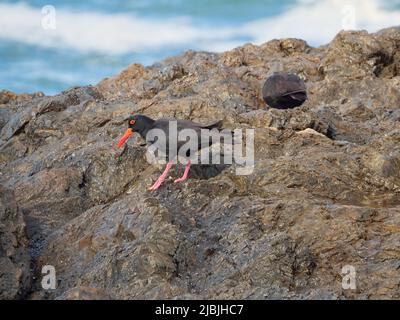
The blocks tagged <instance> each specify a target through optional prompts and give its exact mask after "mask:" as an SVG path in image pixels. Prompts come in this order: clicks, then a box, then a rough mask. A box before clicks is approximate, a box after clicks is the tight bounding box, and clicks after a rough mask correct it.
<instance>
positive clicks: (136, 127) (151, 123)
mask: <svg viewBox="0 0 400 320" xmlns="http://www.w3.org/2000/svg"><path fill="white" fill-rule="evenodd" d="M171 121H174V122H176V127H177V134H178V135H179V133H181V132H182V131H183V130H185V129H191V130H193V131H194V132H195V133H196V136H197V138H198V140H197V150H200V149H203V148H207V147H210V146H211V145H212V142H213V141H212V140H211V139H210V140H208V141H201V139H200V137H201V130H202V129H208V130H212V129H221V125H222V121H217V122H214V123H212V124H210V125H202V124H199V123H196V122H193V121H189V120H177V119H174V118H161V119H158V120H153V119H151V118H149V117H147V116H144V115H134V116H131V117H129V118H128V123H129V128H131V129H132V130H133V131H134V132H138V133H139V134H140V135H141V137H142V138H143V139H145V140H146V143H147V145H154V146H155V147H156V148H157V149H158V150H159V151H161V152H162V153H164V154H166V155H167V158H168V159H169V160H172V159H170V157H168V150H169V145H170V139H172V137H173V136H172V135H170V132H169V129H170V122H171ZM154 129H158V130H161V131H162V132H163V133H164V136H165V138H166V140H164V139H163V137H157V138H152V137H149V136H148V134H149V133H150V131H151V130H154ZM154 132H155V133H156V131H154ZM230 134H231V137H232V133H230ZM185 143H186V141H177V142H176V144H177V150H179V149H180V148H181V147H182V146H183V145H184V144H185ZM186 156H187V157H190V156H191V155H190V153H187V154H186Z"/></svg>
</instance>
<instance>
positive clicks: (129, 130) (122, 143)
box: [117, 128, 133, 148]
mask: <svg viewBox="0 0 400 320" xmlns="http://www.w3.org/2000/svg"><path fill="white" fill-rule="evenodd" d="M132 133H133V130H132V129H131V128H128V130H126V132H125V134H124V135H123V137H122V138H121V139H120V140H119V141H118V144H117V146H118V148H121V147H122V146H123V145H124V143H125V142H126V140H128V138H129V137H130V136H131V135H132Z"/></svg>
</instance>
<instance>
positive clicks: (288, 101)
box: [262, 72, 307, 109]
mask: <svg viewBox="0 0 400 320" xmlns="http://www.w3.org/2000/svg"><path fill="white" fill-rule="evenodd" d="M262 94H263V99H264V101H265V102H266V103H267V104H268V105H269V106H270V107H271V108H276V109H291V108H295V107H299V106H301V105H302V104H303V103H304V102H305V101H306V100H307V89H306V85H305V83H304V81H303V80H302V79H301V78H300V77H299V76H297V75H295V74H291V73H281V72H280V73H274V74H273V75H272V76H270V77H269V78H268V79H267V80H266V81H265V83H264V86H263V89H262Z"/></svg>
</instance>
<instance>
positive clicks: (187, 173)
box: [174, 161, 190, 183]
mask: <svg viewBox="0 0 400 320" xmlns="http://www.w3.org/2000/svg"><path fill="white" fill-rule="evenodd" d="M189 170H190V161H188V163H187V164H186V167H185V172H184V173H183V176H182V177H181V178H179V179H176V180H175V181H174V183H178V182H183V181H185V180H186V179H187V178H188V176H189Z"/></svg>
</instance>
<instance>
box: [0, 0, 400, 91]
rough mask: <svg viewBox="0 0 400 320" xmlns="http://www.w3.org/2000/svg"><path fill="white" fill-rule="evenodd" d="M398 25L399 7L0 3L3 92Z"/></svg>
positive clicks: (397, 1)
mask: <svg viewBox="0 0 400 320" xmlns="http://www.w3.org/2000/svg"><path fill="white" fill-rule="evenodd" d="M49 5H50V6H52V7H48V6H49ZM45 6H47V7H45ZM393 25H400V0H385V1H383V0H382V1H380V0H114V1H110V0H88V1H82V0H79V1H78V0H70V1H67V0H29V1H21V0H0V89H8V90H12V91H14V92H18V93H20V92H35V91H42V92H44V93H46V94H55V93H57V92H60V91H62V90H65V89H67V88H69V87H71V86H76V85H87V84H95V83H97V82H98V81H100V80H101V79H103V78H105V77H108V76H112V75H114V74H116V73H118V72H119V71H121V70H122V69H124V68H125V67H126V66H127V65H128V64H130V63H134V62H135V63H142V64H144V65H151V64H152V63H154V62H156V61H159V60H161V59H164V58H166V57H168V56H171V55H175V54H179V53H182V52H184V51H186V50H188V49H192V50H206V51H215V52H221V51H224V50H228V49H232V48H234V47H237V46H239V45H243V44H244V43H247V42H252V43H255V44H261V43H264V42H266V41H269V40H271V39H274V38H285V37H298V38H302V39H305V40H307V41H308V42H309V44H311V45H314V46H319V45H323V44H326V43H328V42H329V41H331V40H332V38H333V37H334V35H335V34H336V33H337V32H338V31H340V30H342V29H365V30H368V31H370V32H374V31H377V30H379V29H381V28H384V27H388V26H393Z"/></svg>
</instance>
